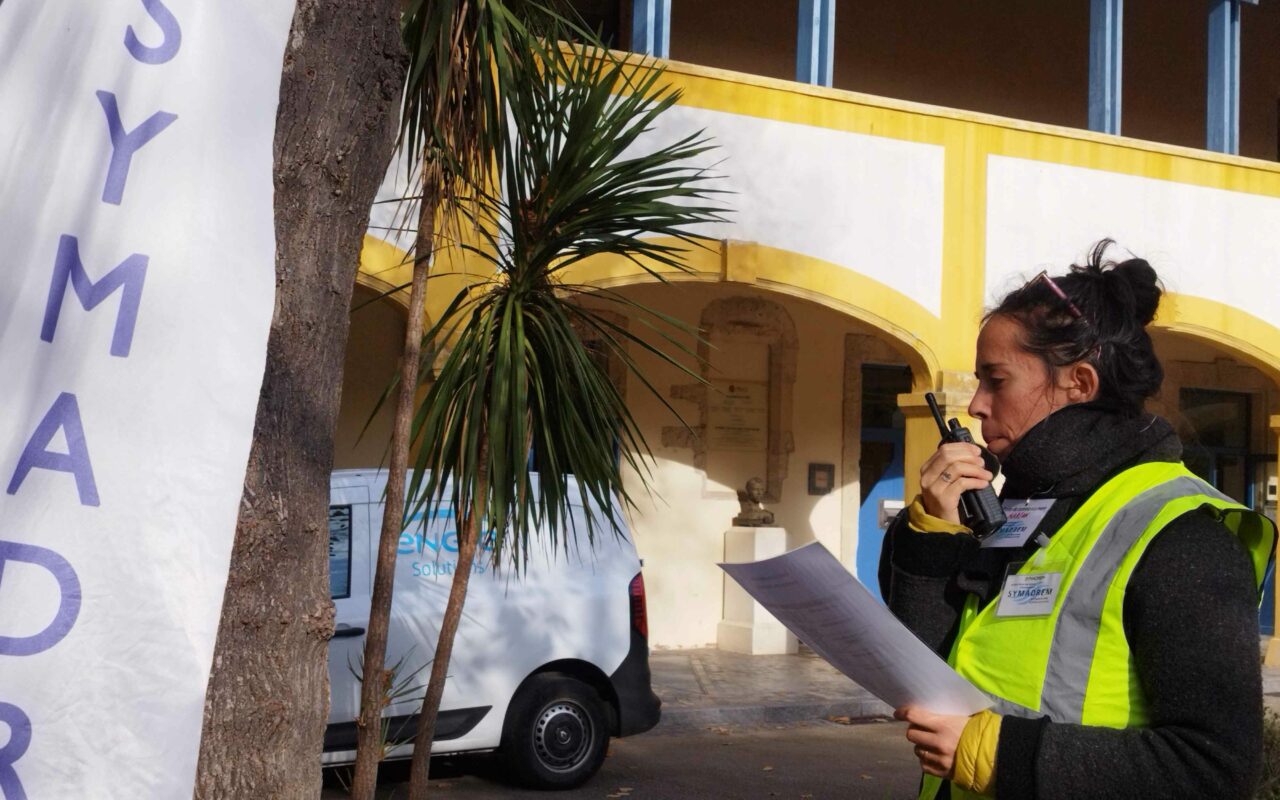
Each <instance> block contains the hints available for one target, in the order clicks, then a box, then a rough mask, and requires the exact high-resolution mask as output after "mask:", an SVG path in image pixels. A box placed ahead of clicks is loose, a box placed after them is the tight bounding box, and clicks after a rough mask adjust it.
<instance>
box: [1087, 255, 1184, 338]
mask: <svg viewBox="0 0 1280 800" xmlns="http://www.w3.org/2000/svg"><path fill="white" fill-rule="evenodd" d="M1113 244H1115V242H1114V241H1112V240H1111V239H1103V240H1102V241H1100V242H1098V243H1097V244H1095V245H1094V246H1093V249H1092V250H1090V251H1089V260H1088V261H1087V262H1086V263H1085V264H1084V265H1082V266H1077V267H1073V268H1072V272H1073V273H1074V274H1075V275H1077V276H1079V277H1081V278H1083V279H1084V280H1085V282H1086V283H1093V284H1094V286H1095V288H1096V289H1097V290H1099V291H1096V292H1086V294H1092V295H1093V298H1091V299H1093V300H1094V302H1092V303H1088V305H1090V306H1093V311H1094V316H1095V317H1097V318H1104V317H1109V316H1110V313H1108V312H1107V311H1105V310H1104V308H1103V307H1105V306H1108V305H1109V306H1112V308H1113V309H1114V311H1115V312H1118V313H1119V314H1120V315H1121V316H1122V317H1128V318H1129V319H1133V320H1136V321H1137V323H1138V324H1139V325H1142V326H1146V325H1147V324H1148V323H1150V322H1151V320H1153V319H1155V316H1156V309H1157V308H1158V307H1159V306H1160V297H1161V295H1162V294H1164V290H1163V289H1162V287H1161V286H1160V278H1159V276H1158V275H1156V271H1155V269H1154V268H1152V266H1151V265H1150V264H1148V263H1147V261H1146V259H1142V258H1130V259H1126V260H1124V261H1119V262H1116V261H1112V260H1109V259H1108V258H1107V257H1106V255H1107V250H1109V249H1110V248H1111V246H1112V245H1113Z"/></svg>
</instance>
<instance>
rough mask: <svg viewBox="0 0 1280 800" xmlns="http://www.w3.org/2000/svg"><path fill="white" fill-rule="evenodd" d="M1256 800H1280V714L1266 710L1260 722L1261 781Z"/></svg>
mask: <svg viewBox="0 0 1280 800" xmlns="http://www.w3.org/2000/svg"><path fill="white" fill-rule="evenodd" d="M1255 797H1256V798H1257V800H1280V714H1277V713H1276V712H1275V711H1272V710H1271V709H1267V711H1266V716H1265V717H1264V718H1263V722H1262V780H1261V781H1259V782H1258V793H1257V794H1256V795H1255Z"/></svg>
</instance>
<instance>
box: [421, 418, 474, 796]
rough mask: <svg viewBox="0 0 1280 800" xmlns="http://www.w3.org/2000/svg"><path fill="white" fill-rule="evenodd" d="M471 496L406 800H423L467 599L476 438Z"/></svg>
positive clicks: (423, 706)
mask: <svg viewBox="0 0 1280 800" xmlns="http://www.w3.org/2000/svg"><path fill="white" fill-rule="evenodd" d="M478 450H479V458H478V462H477V463H478V464H479V468H478V469H477V475H476V482H475V494H474V495H472V502H471V506H470V509H469V510H468V511H467V516H466V518H465V519H463V520H462V524H461V525H460V526H458V527H459V529H460V531H461V533H462V536H461V537H460V538H459V540H458V564H457V566H456V567H454V570H453V583H452V584H451V585H450V587H449V602H448V604H447V605H446V606H445V610H444V619H443V620H442V621H441V623H440V636H439V638H438V639H437V640H436V655H435V659H434V660H433V661H432V662H431V679H430V681H428V683H427V694H426V696H425V697H423V698H422V712H421V714H420V716H419V717H418V733H417V736H415V737H414V740H413V764H412V765H411V766H410V768H409V800H423V798H425V797H426V796H427V779H428V772H429V771H430V765H431V743H432V742H433V741H435V736H436V716H437V715H438V714H439V712H440V700H441V699H442V698H443V697H444V682H445V678H446V676H447V675H448V672H449V660H450V658H452V656H453V640H454V637H455V635H456V634H457V633H458V623H459V622H461V621H462V606H463V604H464V603H465V602H466V599H467V584H469V583H470V581H471V565H472V564H473V563H474V562H475V557H476V546H477V544H478V543H479V540H480V527H481V523H482V518H483V509H484V507H485V503H484V498H485V496H486V495H487V493H488V489H489V486H488V480H487V479H488V460H489V444H488V437H486V436H485V435H484V434H483V433H482V434H481V435H480V447H479V448H478Z"/></svg>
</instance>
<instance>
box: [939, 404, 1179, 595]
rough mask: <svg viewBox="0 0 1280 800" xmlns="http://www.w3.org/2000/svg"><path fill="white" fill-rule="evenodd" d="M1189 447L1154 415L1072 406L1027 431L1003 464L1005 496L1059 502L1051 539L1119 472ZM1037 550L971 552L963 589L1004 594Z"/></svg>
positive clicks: (1050, 520) (960, 579) (1050, 518)
mask: <svg viewBox="0 0 1280 800" xmlns="http://www.w3.org/2000/svg"><path fill="white" fill-rule="evenodd" d="M1181 457H1182V443H1181V442H1180V441H1179V439H1178V435H1177V433H1176V432H1175V431H1174V430H1173V426H1172V425H1170V424H1169V423H1168V421H1167V420H1165V419H1163V418H1162V417H1157V416H1155V415H1153V414H1140V415H1138V416H1129V415H1124V414H1120V413H1117V412H1116V411H1114V410H1113V409H1111V408H1108V407H1106V406H1104V405H1101V404H1097V403H1079V404H1075V405H1069V406H1065V407H1063V408H1060V409H1058V410H1057V411H1055V412H1054V413H1052V414H1050V415H1049V416H1047V417H1045V418H1044V419H1043V420H1041V421H1040V422H1039V423H1037V424H1036V425H1035V426H1034V427H1032V428H1031V430H1029V431H1027V432H1026V433H1025V434H1023V436H1022V438H1021V439H1020V440H1019V441H1018V443H1017V444H1016V445H1015V446H1014V448H1013V450H1012V451H1011V452H1010V453H1009V455H1008V456H1007V457H1006V458H1005V460H1004V462H1003V464H1002V465H1001V471H1002V472H1003V473H1004V476H1005V483H1004V488H1003V489H1002V490H1001V492H1000V497H1001V499H1009V498H1014V499H1022V498H1030V497H1052V498H1055V499H1056V501H1057V502H1055V503H1054V504H1053V507H1052V508H1050V509H1049V511H1048V513H1046V514H1045V516H1044V519H1043V520H1041V522H1040V525H1039V527H1038V528H1037V533H1044V534H1045V535H1047V536H1052V535H1053V534H1054V533H1055V532H1056V531H1057V530H1058V529H1059V528H1061V527H1062V525H1063V524H1064V523H1066V521H1067V520H1068V519H1069V518H1070V517H1071V515H1072V514H1074V513H1075V511H1076V509H1078V508H1079V507H1080V506H1081V504H1083V503H1084V501H1085V500H1087V499H1088V498H1089V495H1091V494H1093V492H1094V490H1095V489H1097V488H1098V487H1099V486H1101V485H1102V484H1103V483H1105V482H1106V481H1107V479H1108V478H1111V477H1112V476H1113V475H1115V474H1117V473H1119V472H1120V471H1122V470H1124V469H1127V468H1128V467H1131V466H1134V465H1137V464H1144V463H1147V462H1151V461H1178V460H1179V459H1180V458H1181ZM1037 547H1038V545H1036V544H1035V542H1034V541H1031V540H1028V541H1027V544H1025V545H1024V546H1022V547H1005V548H985V549H978V548H977V547H974V548H972V549H970V550H969V552H968V554H967V555H966V557H965V558H964V559H963V562H962V564H961V569H960V573H959V574H958V576H957V583H958V584H959V587H960V588H961V589H963V590H965V591H969V592H973V593H974V594H977V595H978V596H979V597H980V598H981V599H982V603H983V604H984V605H985V604H986V603H987V602H988V601H989V600H990V599H991V598H992V597H994V596H995V594H996V593H997V592H999V590H1000V585H1001V583H1002V582H1003V581H1004V576H1005V572H1006V571H1007V569H1008V568H1009V565H1010V564H1011V563H1018V562H1022V561H1025V560H1027V559H1028V558H1030V556H1031V554H1032V553H1034V552H1035V550H1036V548H1037Z"/></svg>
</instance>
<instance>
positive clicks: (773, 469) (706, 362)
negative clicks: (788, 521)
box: [662, 295, 799, 502]
mask: <svg viewBox="0 0 1280 800" xmlns="http://www.w3.org/2000/svg"><path fill="white" fill-rule="evenodd" d="M698 329H699V332H700V334H701V337H700V338H699V341H698V355H699V360H700V362H701V373H702V379H703V381H705V383H688V384H681V385H678V386H673V387H672V397H674V398H677V399H681V400H688V401H690V402H693V403H695V404H697V407H698V423H697V424H696V425H693V426H692V430H690V429H688V428H684V427H678V426H668V427H665V428H663V431H662V442H663V444H664V445H667V446H672V447H688V448H690V449H691V450H692V451H693V464H694V466H696V467H697V468H699V469H703V470H705V469H706V468H707V454H708V424H709V421H710V414H709V410H708V409H709V399H710V392H711V391H714V390H713V389H712V388H711V387H710V386H709V383H710V381H711V380H712V379H713V378H714V377H715V376H714V375H713V373H712V365H711V355H712V353H711V339H712V337H715V336H724V337H743V336H746V337H751V338H753V339H757V340H762V341H763V342H764V343H765V344H766V346H767V347H768V432H767V434H766V446H765V465H766V466H765V473H766V474H765V475H764V476H763V477H764V481H765V486H766V491H765V494H766V499H767V500H769V501H770V502H777V501H778V500H779V499H780V498H781V497H782V482H783V481H784V480H785V479H786V477H787V470H788V456H789V455H790V454H791V452H792V451H793V450H794V449H795V442H794V438H793V435H792V398H793V394H794V386H795V380H796V357H797V353H798V352H799V340H798V338H797V336H796V327H795V322H794V321H793V320H792V319H791V315H790V314H789V313H788V312H787V310H786V309H785V308H783V307H782V306H781V305H779V304H778V303H775V302H773V301H771V300H768V299H766V298H763V297H754V296H744V295H733V296H729V297H722V298H718V299H716V300H713V301H711V302H710V303H708V304H707V306H706V307H705V308H704V309H703V310H702V314H701V316H700V319H699V323H698Z"/></svg>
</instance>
